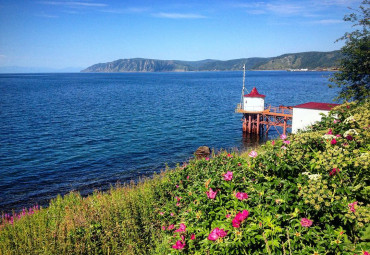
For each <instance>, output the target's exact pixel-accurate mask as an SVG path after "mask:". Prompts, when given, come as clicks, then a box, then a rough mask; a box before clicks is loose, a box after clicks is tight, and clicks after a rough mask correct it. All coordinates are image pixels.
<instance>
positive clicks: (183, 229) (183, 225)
mask: <svg viewBox="0 0 370 255" xmlns="http://www.w3.org/2000/svg"><path fill="white" fill-rule="evenodd" d="M185 231H186V225H185V224H184V223H181V224H180V227H179V228H178V229H176V230H175V232H179V233H181V232H185Z"/></svg>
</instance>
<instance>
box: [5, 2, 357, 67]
mask: <svg viewBox="0 0 370 255" xmlns="http://www.w3.org/2000/svg"><path fill="white" fill-rule="evenodd" d="M360 2H361V0H276V1H267V0H266V1H264V0H258V1H253V0H249V1H247V0H228V1H226V0H225V1H220V0H211V1H208V0H203V1H202V0H197V1H193V0H186V1H183V0H132V1H131V0H128V1H126V0H122V1H113V0H112V1H109V0H64V1H63V0H61V1H59V0H53V1H47V0H40V1H38V0H34V1H22V0H17V1H14V0H9V1H7V0H0V67H1V66H26V67H50V68H64V67H87V66H90V65H92V64H95V63H101V62H108V61H113V60H116V59H121V58H135V57H142V58H153V59H167V60H170V59H176V60H202V59H209V58H210V59H220V60H228V59H236V58H245V57H273V56H278V55H281V54H284V53H295V52H303V51H331V50H337V49H340V47H341V46H342V45H343V43H342V42H339V43H335V40H336V39H338V38H339V37H341V36H342V35H343V34H344V33H345V32H347V31H350V30H351V29H352V28H351V24H349V23H347V22H343V20H342V19H343V16H344V15H345V14H348V13H351V12H352V11H351V10H349V9H348V7H352V8H357V7H358V6H359V4H360Z"/></svg>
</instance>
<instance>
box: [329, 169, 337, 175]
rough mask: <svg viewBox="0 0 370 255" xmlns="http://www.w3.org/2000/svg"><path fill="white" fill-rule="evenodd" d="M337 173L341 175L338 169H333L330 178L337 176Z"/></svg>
mask: <svg viewBox="0 0 370 255" xmlns="http://www.w3.org/2000/svg"><path fill="white" fill-rule="evenodd" d="M337 173H339V169H338V168H333V170H331V171H330V173H329V175H330V176H334V175H336V174H337Z"/></svg>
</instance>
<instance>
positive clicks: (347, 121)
mask: <svg viewBox="0 0 370 255" xmlns="http://www.w3.org/2000/svg"><path fill="white" fill-rule="evenodd" d="M355 121H356V120H355V118H354V117H353V116H349V117H348V118H347V119H345V120H344V121H343V123H345V124H347V123H352V122H355Z"/></svg>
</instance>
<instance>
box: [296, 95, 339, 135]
mask: <svg viewBox="0 0 370 255" xmlns="http://www.w3.org/2000/svg"><path fill="white" fill-rule="evenodd" d="M337 105H338V104H330V103H316V102H309V103H305V104H300V105H296V106H293V121H292V133H293V134H294V133H297V131H298V130H304V129H306V128H307V127H309V126H311V125H312V124H314V123H315V122H317V121H320V120H321V117H322V116H321V115H320V114H321V113H323V114H328V113H329V111H330V110H331V108H333V107H334V106H337Z"/></svg>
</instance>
